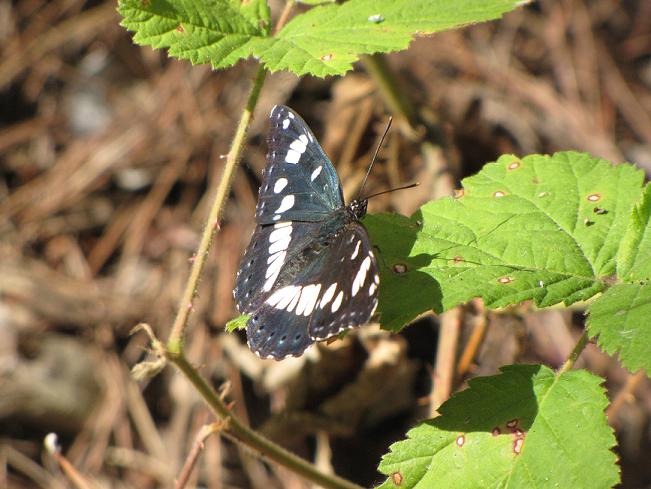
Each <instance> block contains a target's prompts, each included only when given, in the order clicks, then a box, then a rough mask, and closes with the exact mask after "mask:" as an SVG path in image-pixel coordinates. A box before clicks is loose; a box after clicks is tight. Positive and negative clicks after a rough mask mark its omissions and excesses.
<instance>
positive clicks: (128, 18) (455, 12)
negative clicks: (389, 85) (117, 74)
mask: <svg viewBox="0 0 651 489" xmlns="http://www.w3.org/2000/svg"><path fill="white" fill-rule="evenodd" d="M304 2H305V3H310V4H313V5H314V4H317V3H322V2H318V1H315V0H304ZM519 3H521V2H519V1H518V0H456V1H454V2H450V1H449V0H350V1H348V2H345V3H343V4H334V3H332V2H329V4H328V5H321V6H317V7H314V8H312V9H310V10H309V11H307V12H305V13H302V14H298V15H296V16H295V17H294V18H293V19H292V20H290V21H289V22H288V23H287V24H286V25H285V27H284V28H283V29H281V31H280V32H279V33H278V34H277V35H276V36H275V37H270V32H271V29H270V28H271V15H270V12H269V7H268V6H267V3H266V2H265V1H264V0H248V1H246V2H244V1H241V0H206V1H202V0H175V1H172V0H119V2H118V10H119V12H120V14H121V15H122V16H123V17H124V19H123V21H122V25H123V26H124V27H126V28H127V29H129V30H132V31H135V35H134V41H135V42H136V43H138V44H143V45H150V46H152V47H154V48H168V49H169V54H170V56H174V57H177V58H180V59H186V60H190V61H191V62H192V63H210V64H211V65H212V66H213V67H214V68H226V67H228V66H232V65H233V64H235V63H236V62H237V61H238V60H240V59H246V58H248V57H249V56H252V55H255V56H258V57H260V59H261V61H262V62H263V63H264V64H265V65H266V66H267V68H269V69H270V70H271V71H276V70H283V69H287V70H290V71H292V72H294V73H295V74H297V75H305V74H308V73H311V74H313V75H317V76H326V75H341V74H344V73H345V72H346V71H348V70H350V69H351V68H352V63H354V62H355V61H357V60H358V59H359V56H360V55H362V54H370V53H387V52H391V51H397V50H400V49H405V48H406V47H407V46H408V45H409V43H410V42H411V40H412V39H413V38H414V36H416V35H427V34H432V33H434V32H438V31H441V30H444V29H451V28H454V27H460V26H462V25H465V24H469V23H473V22H480V21H485V20H492V19H497V18H499V17H500V16H501V15H502V14H504V13H505V12H508V11H510V10H513V9H515V8H516V7H517V6H518V4H519Z"/></svg>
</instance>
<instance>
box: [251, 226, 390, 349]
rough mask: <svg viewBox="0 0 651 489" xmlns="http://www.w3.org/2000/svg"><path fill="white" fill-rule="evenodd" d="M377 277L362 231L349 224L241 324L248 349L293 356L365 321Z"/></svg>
mask: <svg viewBox="0 0 651 489" xmlns="http://www.w3.org/2000/svg"><path fill="white" fill-rule="evenodd" d="M379 281H380V278H379V276H378V272H377V263H376V260H375V256H374V255H373V251H372V250H371V245H370V242H369V239H368V234H367V233H366V230H365V229H364V227H363V226H362V225H361V224H359V223H357V222H353V223H349V224H347V225H346V227H345V228H344V230H343V232H342V233H340V234H339V235H338V236H337V237H336V238H334V240H333V241H332V242H331V243H330V246H328V247H327V248H326V249H325V250H323V252H322V253H321V254H320V255H319V256H318V257H317V258H316V259H314V260H313V261H312V262H311V263H310V265H309V266H307V267H306V268H305V270H304V271H302V272H301V273H299V274H298V275H297V276H296V278H295V279H294V280H293V281H292V282H291V283H288V284H286V285H283V286H282V287H278V288H276V289H275V290H274V291H273V293H271V294H270V295H269V296H268V297H267V298H266V299H265V301H264V302H263V303H262V304H261V305H260V307H258V309H257V310H256V311H254V312H253V314H252V316H251V318H250V319H249V322H248V323H247V328H246V332H247V338H248V343H249V347H250V348H251V349H252V350H253V351H254V352H256V353H257V354H258V355H260V356H261V357H263V358H266V357H272V358H275V359H277V360H279V359H282V358H285V357H287V356H299V355H301V354H302V353H303V352H304V351H305V349H306V348H307V347H308V346H310V345H311V344H312V343H314V342H315V341H317V340H323V339H326V338H330V337H331V336H334V335H336V334H338V333H340V332H341V331H343V330H344V329H346V328H351V327H354V326H359V325H361V324H364V323H366V322H368V320H369V319H370V317H371V315H372V314H373V312H374V311H375V307H376V306H377V292H378V286H379Z"/></svg>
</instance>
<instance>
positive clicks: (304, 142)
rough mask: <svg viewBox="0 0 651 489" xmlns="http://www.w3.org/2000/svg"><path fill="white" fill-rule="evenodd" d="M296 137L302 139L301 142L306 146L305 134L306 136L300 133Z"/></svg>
mask: <svg viewBox="0 0 651 489" xmlns="http://www.w3.org/2000/svg"><path fill="white" fill-rule="evenodd" d="M298 139H300V140H301V141H303V144H305V145H306V146H307V136H306V135H305V134H301V135H300V136H299V137H298Z"/></svg>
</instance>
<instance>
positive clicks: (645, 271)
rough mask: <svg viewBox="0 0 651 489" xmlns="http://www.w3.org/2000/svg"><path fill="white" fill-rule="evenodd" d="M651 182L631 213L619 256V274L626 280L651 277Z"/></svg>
mask: <svg viewBox="0 0 651 489" xmlns="http://www.w3.org/2000/svg"><path fill="white" fill-rule="evenodd" d="M649 257H651V184H647V186H646V188H645V189H644V194H643V196H642V200H641V202H640V203H638V205H636V206H635V208H634V209H633V212H632V213H631V219H630V221H629V224H628V229H627V230H626V233H625V234H624V238H623V239H622V245H621V247H620V249H619V254H618V256H617V275H619V276H620V277H622V278H623V279H624V280H627V281H633V280H648V279H651V259H650V258H649Z"/></svg>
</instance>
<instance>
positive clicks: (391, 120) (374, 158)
mask: <svg viewBox="0 0 651 489" xmlns="http://www.w3.org/2000/svg"><path fill="white" fill-rule="evenodd" d="M391 122H393V117H392V116H389V122H387V127H386V128H385V129H384V134H382V139H380V143H379V144H378V145H377V148H375V153H374V154H373V158H372V159H371V164H370V165H368V169H367V170H366V175H364V180H363V181H362V186H361V187H360V189H359V195H360V196H361V195H362V192H363V191H364V187H365V186H366V180H368V176H369V174H370V173H371V168H373V163H375V160H376V158H377V154H378V153H379V152H380V148H381V147H382V143H384V138H385V137H387V133H388V132H389V129H390V128H391ZM396 190H398V189H396Z"/></svg>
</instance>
